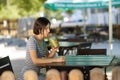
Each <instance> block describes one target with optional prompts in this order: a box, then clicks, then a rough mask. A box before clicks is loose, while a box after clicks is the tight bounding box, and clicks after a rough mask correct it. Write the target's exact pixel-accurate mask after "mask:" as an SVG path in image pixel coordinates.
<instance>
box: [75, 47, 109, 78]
mask: <svg viewBox="0 0 120 80" xmlns="http://www.w3.org/2000/svg"><path fill="white" fill-rule="evenodd" d="M77 55H106V49H78V52H77ZM95 67H96V68H103V67H100V66H89V67H87V68H86V69H89V70H92V69H93V68H95ZM104 72H105V76H106V68H105V69H104ZM84 74H86V73H84ZM105 78H106V77H105ZM106 80H107V79H106Z"/></svg>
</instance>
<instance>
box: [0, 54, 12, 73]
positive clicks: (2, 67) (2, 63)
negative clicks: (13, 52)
mask: <svg viewBox="0 0 120 80" xmlns="http://www.w3.org/2000/svg"><path fill="white" fill-rule="evenodd" d="M6 70H9V71H12V72H13V69H12V65H11V61H10V58H9V56H6V57H3V58H0V75H1V73H2V72H4V71H6Z"/></svg>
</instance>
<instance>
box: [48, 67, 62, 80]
mask: <svg viewBox="0 0 120 80" xmlns="http://www.w3.org/2000/svg"><path fill="white" fill-rule="evenodd" d="M46 80H61V77H60V72H59V71H58V70H56V69H50V70H48V71H47V72H46Z"/></svg>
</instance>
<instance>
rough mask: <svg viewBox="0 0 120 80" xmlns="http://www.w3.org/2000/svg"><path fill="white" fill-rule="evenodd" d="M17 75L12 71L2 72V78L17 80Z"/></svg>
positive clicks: (0, 79)
mask: <svg viewBox="0 0 120 80" xmlns="http://www.w3.org/2000/svg"><path fill="white" fill-rule="evenodd" d="M15 79H16V78H15V75H14V73H13V72H12V71H4V72H3V73H2V74H1V78H0V80H15Z"/></svg>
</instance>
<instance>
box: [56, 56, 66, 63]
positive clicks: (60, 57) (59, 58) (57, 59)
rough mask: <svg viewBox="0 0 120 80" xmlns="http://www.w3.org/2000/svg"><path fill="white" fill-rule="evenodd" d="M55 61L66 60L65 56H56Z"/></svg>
mask: <svg viewBox="0 0 120 80" xmlns="http://www.w3.org/2000/svg"><path fill="white" fill-rule="evenodd" d="M55 62H65V57H64V56H59V57H57V58H55Z"/></svg>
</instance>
